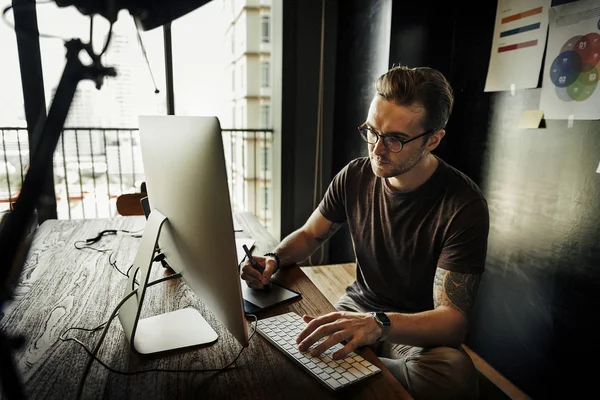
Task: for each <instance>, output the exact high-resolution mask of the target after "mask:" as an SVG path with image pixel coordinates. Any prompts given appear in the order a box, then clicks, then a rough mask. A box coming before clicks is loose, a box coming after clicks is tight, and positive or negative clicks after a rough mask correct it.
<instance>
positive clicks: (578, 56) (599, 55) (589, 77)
mask: <svg viewBox="0 0 600 400" xmlns="http://www.w3.org/2000/svg"><path fill="white" fill-rule="evenodd" d="M549 17H550V29H549V33H548V49H547V51H546V61H545V63H544V79H543V83H542V93H541V103H540V109H542V110H543V111H544V116H545V117H546V118H547V119H571V120H572V119H600V88H598V74H599V72H600V0H580V1H576V2H574V3H569V4H564V5H561V6H556V7H552V8H550V14H549Z"/></svg>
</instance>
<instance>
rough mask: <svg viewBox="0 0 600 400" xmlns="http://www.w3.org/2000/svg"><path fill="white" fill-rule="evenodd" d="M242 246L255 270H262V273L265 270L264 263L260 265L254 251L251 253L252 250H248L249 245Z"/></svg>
mask: <svg viewBox="0 0 600 400" xmlns="http://www.w3.org/2000/svg"><path fill="white" fill-rule="evenodd" d="M242 247H243V248H244V251H245V252H246V255H247V256H248V260H249V261H250V265H252V268H254V269H255V270H257V271H258V272H260V273H261V274H262V273H263V271H264V270H265V269H264V268H263V266H262V265H260V264H259V263H258V262H257V261H256V260H255V259H254V257H252V253H250V250H248V247H247V246H246V245H245V244H244V245H242Z"/></svg>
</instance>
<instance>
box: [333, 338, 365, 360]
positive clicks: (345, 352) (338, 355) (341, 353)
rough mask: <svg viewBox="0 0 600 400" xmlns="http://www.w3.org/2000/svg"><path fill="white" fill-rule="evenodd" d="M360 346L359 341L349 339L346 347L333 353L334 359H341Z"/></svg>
mask: <svg viewBox="0 0 600 400" xmlns="http://www.w3.org/2000/svg"><path fill="white" fill-rule="evenodd" d="M357 348H358V343H357V342H356V341H354V340H351V341H349V342H348V343H347V344H346V345H345V346H344V347H342V348H341V349H339V350H338V351H336V352H335V353H333V354H332V355H331V358H333V359H334V360H341V359H344V358H346V356H347V355H348V354H350V353H352V352H353V351H354V350H356V349H357Z"/></svg>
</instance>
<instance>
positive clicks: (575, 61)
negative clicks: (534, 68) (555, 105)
mask: <svg viewBox="0 0 600 400" xmlns="http://www.w3.org/2000/svg"><path fill="white" fill-rule="evenodd" d="M599 71H600V34H598V33H595V32H592V33H588V34H586V35H583V36H581V35H579V36H574V37H572V38H571V39H569V40H567V41H566V42H565V44H564V45H563V47H562V48H561V49H560V54H559V55H558V56H557V57H556V58H555V59H554V61H552V65H551V66H550V80H551V81H552V83H554V86H555V89H556V94H557V96H558V98H559V99H561V100H563V101H573V100H575V101H584V100H587V99H588V98H589V97H590V96H591V95H592V93H594V90H596V86H598V78H599Z"/></svg>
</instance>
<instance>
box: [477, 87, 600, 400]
mask: <svg viewBox="0 0 600 400" xmlns="http://www.w3.org/2000/svg"><path fill="white" fill-rule="evenodd" d="M539 98H540V89H535V90H528V91H520V92H518V93H517V95H516V96H511V95H510V94H505V93H502V94H495V95H494V96H493V102H492V107H491V108H492V110H493V114H492V117H491V119H490V141H489V147H488V151H487V152H486V157H485V159H486V166H485V168H484V171H483V180H484V185H483V189H484V193H485V195H486V197H487V199H488V202H489V206H490V221H491V227H490V238H489V250H488V259H487V265H486V273H485V275H484V279H483V282H482V287H481V291H480V295H479V300H478V307H477V309H476V312H475V319H474V324H473V327H472V329H471V334H470V336H469V341H468V344H469V345H470V346H472V348H473V349H474V350H475V351H476V352H477V353H479V354H480V355H481V356H482V357H484V358H485V359H486V360H487V361H488V362H489V363H490V364H492V365H493V366H494V367H495V368H497V369H498V370H499V371H501V372H502V373H503V374H504V375H505V376H506V377H507V378H509V379H510V380H511V381H512V382H513V383H514V384H516V385H517V386H518V387H520V388H522V390H524V391H525V392H526V393H527V394H529V395H530V396H532V397H533V398H539V399H543V398H554V397H553V396H556V395H558V394H559V393H561V394H562V395H568V396H575V395H576V393H582V392H581V391H582V390H583V389H584V388H585V386H586V384H587V385H589V386H588V387H587V389H588V390H589V389H590V388H591V387H592V386H591V385H592V382H593V381H591V380H587V379H585V378H584V377H586V373H588V372H591V371H590V370H587V371H586V369H585V368H571V367H568V366H574V365H581V364H582V363H583V361H584V360H585V359H586V358H587V357H588V356H589V355H590V354H596V355H597V354H600V352H599V351H598V350H599V349H600V345H599V344H598V341H597V337H596V336H597V335H596V334H595V330H594V326H598V323H599V322H600V314H599V313H598V309H597V304H598V302H597V301H596V300H595V298H596V296H597V293H598V291H599V290H600V201H599V199H600V174H598V173H596V172H595V171H596V168H597V166H598V162H600V135H599V133H600V122H598V121H576V122H575V123H574V125H573V127H572V128H568V127H567V121H559V120H557V121H552V120H548V121H546V128H545V129H537V130H520V129H518V128H517V127H516V126H517V123H518V120H519V119H520V114H521V113H522V111H523V110H526V109H535V108H537V107H538V106H539ZM582 344H585V346H584V347H580V345H582ZM584 348H585V350H583V349H584ZM586 353H588V355H586ZM569 382H572V383H575V382H577V384H576V385H571V384H570V383H569ZM573 398H576V397H573Z"/></svg>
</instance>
